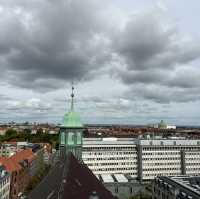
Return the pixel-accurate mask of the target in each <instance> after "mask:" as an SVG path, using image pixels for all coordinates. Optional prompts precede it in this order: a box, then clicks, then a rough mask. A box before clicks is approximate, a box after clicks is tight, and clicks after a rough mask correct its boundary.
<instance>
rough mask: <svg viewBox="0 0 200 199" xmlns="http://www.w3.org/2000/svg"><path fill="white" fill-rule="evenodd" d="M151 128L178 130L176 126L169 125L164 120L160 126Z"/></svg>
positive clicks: (152, 125) (156, 125) (155, 125)
mask: <svg viewBox="0 0 200 199" xmlns="http://www.w3.org/2000/svg"><path fill="white" fill-rule="evenodd" d="M149 126H150V127H153V128H156V129H176V126H175V125H168V124H167V123H165V122H164V120H161V121H160V122H159V123H158V124H151V125H149Z"/></svg>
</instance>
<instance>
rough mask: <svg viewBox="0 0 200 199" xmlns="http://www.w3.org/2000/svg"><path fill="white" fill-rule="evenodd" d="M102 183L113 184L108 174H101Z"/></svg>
mask: <svg viewBox="0 0 200 199" xmlns="http://www.w3.org/2000/svg"><path fill="white" fill-rule="evenodd" d="M101 178H102V180H103V182H115V181H114V179H113V177H112V176H111V175H110V174H101Z"/></svg>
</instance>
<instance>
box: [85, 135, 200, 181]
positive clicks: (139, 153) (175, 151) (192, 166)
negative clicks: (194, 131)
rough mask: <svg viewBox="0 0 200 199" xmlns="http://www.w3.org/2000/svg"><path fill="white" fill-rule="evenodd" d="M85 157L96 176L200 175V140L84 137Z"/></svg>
mask: <svg viewBox="0 0 200 199" xmlns="http://www.w3.org/2000/svg"><path fill="white" fill-rule="evenodd" d="M82 158H83V161H84V163H85V164H87V165H88V167H89V168H90V169H91V170H92V171H93V173H94V174H96V175H99V174H127V175H130V176H131V177H132V178H135V179H138V180H140V181H143V180H152V179H154V178H155V177H156V176H175V175H181V174H183V175H200V140H187V139H183V138H182V139H181V138H175V137H174V138H172V139H133V138H84V139H83V152H82Z"/></svg>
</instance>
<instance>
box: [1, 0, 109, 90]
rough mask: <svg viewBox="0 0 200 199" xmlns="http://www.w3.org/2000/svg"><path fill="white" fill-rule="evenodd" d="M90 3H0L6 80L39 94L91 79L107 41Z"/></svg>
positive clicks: (104, 55) (106, 57) (103, 57)
mask: <svg viewBox="0 0 200 199" xmlns="http://www.w3.org/2000/svg"><path fill="white" fill-rule="evenodd" d="M95 2H96V1H90V0H89V1H84V2H83V1H79V0H75V1H64V0H59V1H56V2H55V1H48V0H45V1H43V2H40V3H41V4H40V6H37V5H36V3H34V1H30V4H27V3H26V2H25V1H21V2H19V4H17V3H16V2H15V1H8V3H7V2H6V1H3V4H2V5H4V7H3V12H2V13H0V15H1V20H0V26H1V30H2V31H1V35H0V46H1V47H0V63H1V62H2V64H1V66H0V67H1V69H2V70H3V69H4V70H5V71H6V72H7V77H6V78H7V81H9V83H10V84H14V85H15V86H19V87H26V88H32V89H35V90H37V89H40V90H41V88H46V89H55V88H58V87H60V85H61V84H63V83H64V81H71V80H72V79H74V80H77V81H82V80H86V79H91V78H93V77H94V76H95V75H97V74H96V71H97V70H99V69H100V67H101V65H104V63H106V61H107V60H109V54H108V51H109V48H108V46H107V45H108V43H109V42H108V40H107V39H106V38H105V36H104V29H103V26H102V25H103V24H102V19H101V18H102V17H100V14H98V12H100V9H101V8H99V7H98V6H97V3H95ZM105 48H106V49H105ZM104 49H105V50H104ZM5 68H6V69H5ZM52 82H54V84H53V83H52ZM42 91H44V89H42Z"/></svg>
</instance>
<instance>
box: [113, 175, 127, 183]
mask: <svg viewBox="0 0 200 199" xmlns="http://www.w3.org/2000/svg"><path fill="white" fill-rule="evenodd" d="M114 176H115V178H116V180H117V181H118V182H128V179H127V178H126V177H125V176H124V175H123V174H114Z"/></svg>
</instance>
